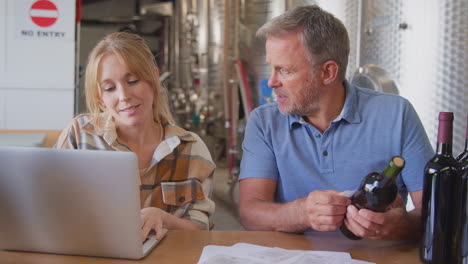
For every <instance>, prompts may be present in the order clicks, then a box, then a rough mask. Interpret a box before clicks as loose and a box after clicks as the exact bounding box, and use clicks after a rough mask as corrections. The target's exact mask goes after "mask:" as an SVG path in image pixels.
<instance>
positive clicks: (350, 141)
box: [239, 6, 433, 239]
mask: <svg viewBox="0 0 468 264" xmlns="http://www.w3.org/2000/svg"><path fill="white" fill-rule="evenodd" d="M257 36H261V37H264V38H266V60H267V62H268V63H269V64H270V65H271V66H272V72H271V76H270V78H269V80H268V85H269V86H270V87H271V88H273V89H274V92H275V93H276V95H277V102H275V103H271V104H267V105H264V106H261V107H259V108H257V109H255V110H254V111H253V112H252V114H251V116H250V118H249V120H248V124H247V128H246V132H245V139H244V142H243V158H242V163H241V176H240V185H239V186H240V187H239V188H240V189H239V190H240V194H239V196H240V203H239V212H240V216H241V221H242V224H243V225H244V226H245V227H246V228H247V229H249V230H277V231H285V232H304V231H308V230H311V229H312V230H315V231H332V230H337V229H338V228H339V227H340V226H341V225H342V224H345V225H346V226H347V227H348V229H349V230H350V231H352V232H353V233H354V234H355V235H357V236H360V237H365V238H371V239H415V238H417V237H418V235H419V234H418V232H419V224H420V208H421V202H422V201H421V200H422V185H423V169H424V165H425V164H426V162H427V160H429V159H430V158H431V157H432V155H433V150H432V148H431V146H430V144H429V141H428V139H427V136H426V134H425V131H424V129H423V127H422V124H421V122H420V120H419V118H418V116H417V114H416V112H415V110H414V109H413V107H412V106H411V104H410V103H409V102H408V101H407V100H406V99H403V98H401V97H399V96H396V95H389V94H383V93H378V92H375V91H372V90H370V89H364V88H357V87H355V86H353V85H351V84H350V83H349V82H348V81H346V80H345V69H346V66H347V61H348V55H349V39H348V35H347V32H346V29H345V27H344V25H343V24H342V23H341V22H340V21H339V20H338V19H336V18H335V17H333V16H332V15H331V14H329V13H327V12H325V11H323V10H322V9H320V8H319V7H317V6H307V7H297V8H294V9H291V10H289V11H287V12H286V13H284V14H283V15H281V16H279V17H277V18H275V19H273V20H272V21H270V22H268V23H266V24H265V25H263V26H262V27H261V28H260V29H259V30H258V32H257ZM396 155H399V156H402V157H403V158H404V159H405V160H406V167H405V169H404V170H403V171H402V173H401V175H400V176H398V178H397V185H398V189H399V193H400V196H399V197H398V199H397V200H396V201H395V202H394V204H392V208H391V209H390V210H389V211H387V212H385V213H375V212H372V211H370V210H366V209H361V210H357V209H356V207H354V206H352V205H350V199H349V198H348V197H346V196H345V195H343V193H342V192H343V191H345V190H355V189H357V187H358V186H359V184H360V183H361V181H362V179H363V177H364V176H366V175H367V174H368V173H370V172H372V171H376V170H383V169H384V168H385V166H386V165H387V164H388V162H389V161H390V159H391V157H392V156H396ZM408 191H409V193H410V195H411V198H412V201H413V203H414V205H415V207H416V208H415V209H414V210H413V211H411V212H407V211H406V209H405V206H404V204H405V201H406V197H407V194H408Z"/></svg>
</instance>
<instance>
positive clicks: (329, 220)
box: [305, 191, 351, 231]
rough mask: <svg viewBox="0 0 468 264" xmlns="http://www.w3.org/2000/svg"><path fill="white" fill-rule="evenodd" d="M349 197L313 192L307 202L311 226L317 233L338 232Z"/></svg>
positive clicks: (337, 193) (336, 193)
mask: <svg viewBox="0 0 468 264" xmlns="http://www.w3.org/2000/svg"><path fill="white" fill-rule="evenodd" d="M350 203H351V202H350V200H349V198H348V197H346V196H343V195H340V193H339V192H337V191H313V192H311V193H309V195H308V196H307V199H306V201H305V207H306V213H307V218H308V221H309V223H310V226H311V227H312V228H313V229H315V230H317V231H332V230H336V229H337V228H339V227H340V226H341V225H342V224H343V219H344V216H345V214H346V208H347V207H348V205H350Z"/></svg>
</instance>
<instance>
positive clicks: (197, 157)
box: [56, 32, 215, 240]
mask: <svg viewBox="0 0 468 264" xmlns="http://www.w3.org/2000/svg"><path fill="white" fill-rule="evenodd" d="M85 79H86V83H85V90H86V91H85V92H86V104H87V107H88V111H89V113H87V114H81V115H79V116H77V117H76V118H74V119H73V120H72V122H71V124H70V125H69V126H68V127H67V128H66V129H65V130H64V131H63V132H62V134H61V135H60V137H59V139H58V141H57V144H56V148H63V149H94V150H108V151H131V152H134V153H135V154H136V155H137V157H138V163H139V164H138V165H139V168H140V182H141V185H140V201H141V208H142V209H141V218H142V223H143V226H142V240H144V239H145V238H146V237H147V236H148V234H149V232H150V231H151V230H155V231H156V238H157V239H161V238H162V228H167V229H190V230H196V229H209V227H210V222H209V217H210V215H211V214H212V213H213V212H214V208H215V205H214V203H213V201H211V200H210V198H209V197H210V196H211V190H212V189H211V188H212V175H213V171H214V169H215V165H214V163H213V161H212V160H211V156H210V153H209V151H208V149H207V148H206V146H205V144H204V143H203V141H202V140H201V139H200V137H198V136H197V135H196V134H194V133H192V132H188V131H185V130H184V129H182V128H180V127H177V126H175V125H174V120H173V117H172V115H171V113H170V111H169V107H168V102H167V96H166V90H165V88H164V87H163V86H162V85H161V83H160V81H159V70H158V67H157V65H156V62H155V59H154V56H153V54H152V53H151V51H150V49H149V48H148V46H147V45H146V43H145V41H144V40H143V39H142V38H141V37H140V36H138V35H136V34H131V33H126V32H117V33H111V34H109V35H107V36H106V37H105V38H104V39H103V40H101V41H100V42H99V43H98V44H97V46H96V47H95V48H94V49H93V50H92V51H91V53H90V55H89V58H88V65H87V67H86V76H85Z"/></svg>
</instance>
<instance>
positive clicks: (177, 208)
mask: <svg viewBox="0 0 468 264" xmlns="http://www.w3.org/2000/svg"><path fill="white" fill-rule="evenodd" d="M100 118H101V120H102V124H103V126H102V127H103V128H97V127H95V126H94V125H93V124H92V122H91V116H89V115H79V116H77V117H76V118H74V119H73V121H72V122H71V123H70V125H69V126H68V127H67V128H66V129H65V130H64V131H63V132H62V133H61V135H60V136H59V138H58V140H57V143H56V144H55V147H56V148H63V149H90V150H111V151H130V149H129V148H128V147H127V146H125V145H123V144H120V143H119V142H118V140H117V131H116V129H115V126H114V124H113V122H112V120H111V118H110V117H109V116H107V115H105V114H102V115H101V117H100ZM214 169H215V164H214V163H213V161H212V160H211V155H210V153H209V151H208V148H207V147H206V145H205V144H204V143H203V141H202V140H201V139H200V137H199V136H198V135H196V134H195V133H192V132H188V131H186V130H184V129H182V128H180V127H177V126H174V125H171V124H167V123H166V124H165V125H164V140H163V141H162V142H161V143H160V144H159V146H158V147H157V148H156V150H155V151H154V154H153V158H152V160H151V165H150V166H149V167H148V168H146V169H141V170H140V184H141V185H140V202H141V208H145V207H158V208H161V209H163V210H165V211H166V212H169V213H172V214H173V215H175V216H177V217H183V218H185V219H188V220H190V221H193V222H196V223H198V224H200V225H201V226H202V227H203V228H205V229H209V228H210V222H209V216H211V215H212V214H213V212H214V209H215V204H214V202H213V201H212V200H210V197H211V193H212V185H213V173H214Z"/></svg>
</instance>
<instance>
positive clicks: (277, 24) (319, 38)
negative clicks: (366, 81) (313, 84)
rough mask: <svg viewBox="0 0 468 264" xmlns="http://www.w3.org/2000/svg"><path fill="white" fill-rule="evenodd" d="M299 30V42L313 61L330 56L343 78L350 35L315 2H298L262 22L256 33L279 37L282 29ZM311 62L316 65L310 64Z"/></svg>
mask: <svg viewBox="0 0 468 264" xmlns="http://www.w3.org/2000/svg"><path fill="white" fill-rule="evenodd" d="M295 30H302V33H301V40H302V44H303V45H304V47H305V48H306V50H307V52H308V53H309V54H308V55H309V56H308V57H309V58H308V59H309V61H310V62H311V63H312V59H314V60H315V63H318V64H319V65H321V64H322V63H324V62H326V61H328V60H333V61H335V62H336V63H337V64H338V65H339V73H338V76H339V78H341V79H342V80H344V78H345V75H346V66H347V65H348V56H349V38H348V32H347V31H346V28H345V26H344V25H343V23H342V22H341V21H340V20H339V19H337V18H336V17H334V16H333V15H332V14H330V13H328V12H326V11H324V10H323V9H321V8H320V7H318V6H316V5H312V6H299V7H295V8H292V9H289V10H288V11H286V12H285V13H284V14H282V15H280V16H278V17H275V18H273V19H272V20H270V21H269V22H267V23H265V24H264V25H263V26H262V27H261V28H260V29H259V30H258V31H257V34H256V35H257V37H263V38H268V37H270V36H272V37H280V36H281V35H283V34H285V33H289V32H292V31H295ZM313 66H316V64H315V65H313Z"/></svg>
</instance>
